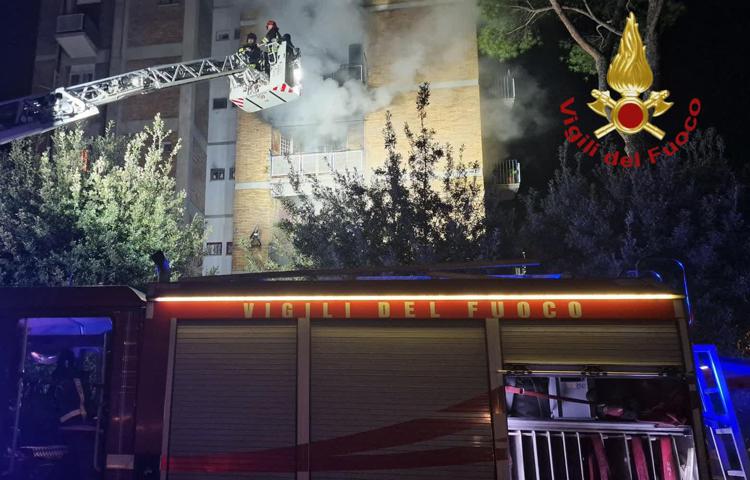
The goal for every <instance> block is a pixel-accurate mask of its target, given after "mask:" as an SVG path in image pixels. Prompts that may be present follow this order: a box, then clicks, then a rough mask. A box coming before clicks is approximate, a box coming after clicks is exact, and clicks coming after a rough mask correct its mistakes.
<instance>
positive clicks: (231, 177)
mask: <svg viewBox="0 0 750 480" xmlns="http://www.w3.org/2000/svg"><path fill="white" fill-rule="evenodd" d="M229 180H234V167H229Z"/></svg>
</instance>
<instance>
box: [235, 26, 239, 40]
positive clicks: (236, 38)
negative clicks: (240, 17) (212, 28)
mask: <svg viewBox="0 0 750 480" xmlns="http://www.w3.org/2000/svg"><path fill="white" fill-rule="evenodd" d="M234 39H235V40H239V39H240V29H239V28H235V29H234Z"/></svg>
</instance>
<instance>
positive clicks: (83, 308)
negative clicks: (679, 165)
mask: <svg viewBox="0 0 750 480" xmlns="http://www.w3.org/2000/svg"><path fill="white" fill-rule="evenodd" d="M496 277H497V276H494V277H492V278H489V277H480V276H478V275H457V274H451V275H448V274H445V275H444V274H439V273H431V274H428V275H425V274H424V273H423V274H419V275H414V274H410V275H399V276H396V277H394V276H393V275H391V276H382V275H376V274H371V273H369V274H363V273H361V272H360V273H352V272H348V273H342V272H327V271H319V272H309V271H308V272H286V273H278V274H270V275H269V274H264V275H259V274H246V275H231V276H218V277H202V278H195V279H184V280H181V281H179V282H176V283H156V284H152V285H151V286H150V287H149V288H148V292H147V294H146V295H143V294H141V293H140V292H137V291H135V290H133V289H131V288H129V287H71V288H36V289H34V288H31V289H23V288H4V289H0V302H2V305H3V310H2V311H1V312H0V328H1V329H2V331H0V338H6V339H9V338H13V339H14V340H13V341H12V342H10V343H7V345H12V346H13V348H7V349H4V350H3V351H2V362H3V369H2V370H0V371H2V372H3V373H2V378H0V387H2V388H0V392H7V394H6V395H5V398H3V401H4V402H7V404H8V406H9V407H10V408H8V409H2V410H0V425H2V428H3V435H2V437H0V438H1V440H2V442H3V444H1V445H0V448H3V451H5V452H8V454H7V455H5V456H4V457H3V458H2V463H0V478H5V477H8V478H14V479H15V478H19V479H26V478H67V477H64V476H62V477H60V476H58V477H56V476H55V475H56V471H58V470H59V465H60V463H61V462H62V459H63V458H65V456H66V455H67V456H69V455H71V452H70V446H67V445H65V444H60V443H59V441H58V440H57V439H56V438H55V437H54V434H52V435H50V436H49V437H44V436H43V435H42V434H39V433H34V432H40V431H43V430H44V427H46V428H47V429H52V430H54V428H51V427H53V425H41V426H40V425H38V424H39V423H40V422H41V420H43V419H44V418H48V417H49V416H48V415H45V414H44V411H43V402H41V401H40V400H39V399H38V398H37V397H43V396H44V395H43V393H40V392H43V391H44V385H43V384H44V382H45V378H47V377H46V376H45V374H44V372H45V371H46V370H45V369H47V370H49V369H51V368H53V364H54V362H55V359H54V357H55V355H59V352H60V351H61V349H63V348H66V349H72V350H73V351H74V353H75V354H76V357H77V358H78V359H80V361H81V362H82V363H85V362H83V361H84V360H86V361H87V362H88V364H89V366H90V368H89V369H88V370H86V369H85V368H82V370H84V371H86V372H87V375H88V376H89V377H90V378H91V381H90V382H89V384H90V385H91V386H92V387H91V389H90V390H89V391H87V393H86V396H87V397H88V399H89V400H90V405H91V407H90V408H89V410H90V411H91V414H90V415H89V419H88V422H87V423H86V424H85V425H87V426H88V429H86V430H84V433H85V435H84V436H87V438H88V439H89V441H90V442H92V445H93V446H92V448H90V449H89V450H87V451H88V452H90V458H88V460H87V461H88V463H89V465H90V471H89V476H87V477H85V478H107V479H151V478H166V479H226V478H242V479H271V478H272V479H424V478H432V479H487V480H490V479H532V478H534V479H552V478H559V479H591V480H594V479H604V478H608V479H626V478H628V479H637V480H643V479H699V478H700V479H704V478H747V474H746V472H747V471H748V469H747V455H746V451H745V450H744V446H743V445H742V437H741V434H740V433H739V426H738V425H737V422H736V421H734V423H732V419H733V418H734V416H733V410H732V405H731V399H729V396H728V393H727V385H726V382H725V381H724V378H723V375H721V372H720V371H719V370H720V365H718V364H717V357H716V355H715V350H712V349H711V348H710V347H698V346H696V347H695V351H694V350H693V349H692V348H691V344H690V342H689V340H688V322H687V319H686V315H685V309H684V298H683V297H682V295H680V294H677V293H675V292H673V291H671V290H670V289H668V288H666V287H665V286H664V284H661V283H659V282H656V281H653V280H642V279H630V280H611V279H610V280H572V279H551V278H530V277H532V276H522V277H523V278H496ZM55 421H56V419H55V418H52V423H53V424H54V423H55ZM43 438H49V440H43ZM56 469H57V470H56ZM3 475H5V477H4V476H3ZM45 475H46V476H45ZM82 478H83V477H82Z"/></svg>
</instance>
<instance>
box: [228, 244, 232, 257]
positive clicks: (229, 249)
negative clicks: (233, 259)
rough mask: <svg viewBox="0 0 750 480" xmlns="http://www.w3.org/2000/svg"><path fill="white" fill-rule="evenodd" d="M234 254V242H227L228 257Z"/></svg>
mask: <svg viewBox="0 0 750 480" xmlns="http://www.w3.org/2000/svg"><path fill="white" fill-rule="evenodd" d="M231 254H232V242H227V255H231Z"/></svg>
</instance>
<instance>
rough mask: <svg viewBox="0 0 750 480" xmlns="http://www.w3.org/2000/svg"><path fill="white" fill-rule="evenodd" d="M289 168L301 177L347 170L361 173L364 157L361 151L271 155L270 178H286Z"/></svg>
mask: <svg viewBox="0 0 750 480" xmlns="http://www.w3.org/2000/svg"><path fill="white" fill-rule="evenodd" d="M290 168H292V169H294V171H295V172H299V173H301V174H303V175H330V174H331V173H333V172H340V173H343V172H345V171H347V170H349V171H353V170H357V171H358V172H360V173H362V171H363V168H364V155H363V152H362V150H345V151H341V152H324V153H296V154H292V155H271V177H286V176H287V175H289V169H290Z"/></svg>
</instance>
